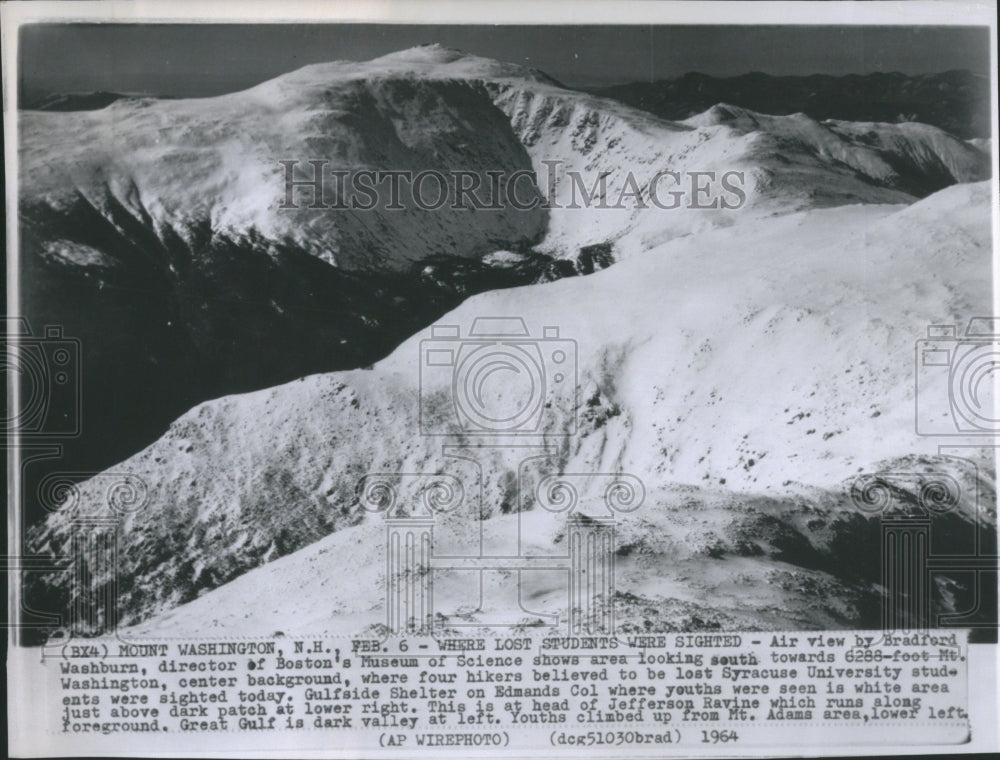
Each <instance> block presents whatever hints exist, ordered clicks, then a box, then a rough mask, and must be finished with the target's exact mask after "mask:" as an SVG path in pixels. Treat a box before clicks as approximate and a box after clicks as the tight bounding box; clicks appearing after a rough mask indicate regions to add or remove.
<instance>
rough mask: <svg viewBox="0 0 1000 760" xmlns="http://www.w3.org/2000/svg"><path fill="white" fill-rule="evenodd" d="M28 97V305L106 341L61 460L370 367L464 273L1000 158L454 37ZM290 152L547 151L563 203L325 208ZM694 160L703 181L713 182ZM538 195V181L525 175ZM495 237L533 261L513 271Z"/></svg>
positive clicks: (71, 464) (417, 158) (888, 196)
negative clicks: (180, 86)
mask: <svg viewBox="0 0 1000 760" xmlns="http://www.w3.org/2000/svg"><path fill="white" fill-rule="evenodd" d="M19 119H20V135H21V138H22V139H21V144H20V197H19V202H20V215H21V229H20V233H21V234H20V250H21V258H22V272H23V282H24V288H23V307H24V309H25V313H26V315H27V316H28V317H29V319H30V320H31V322H32V324H33V326H34V328H35V329H36V330H40V329H42V327H44V326H45V325H47V324H59V325H62V326H63V328H64V331H65V333H66V334H67V335H72V336H74V337H77V338H79V339H80V340H81V342H82V344H83V345H85V346H86V350H85V351H84V352H83V358H82V361H83V367H82V370H81V372H82V373H83V375H84V376H85V377H86V378H87V382H86V383H85V385H84V394H85V398H84V400H83V404H84V406H85V408H86V409H87V411H88V418H87V424H86V425H85V426H84V428H83V433H82V435H81V437H79V438H77V439H74V440H71V441H68V442H67V444H66V449H65V452H64V457H63V461H62V463H61V464H59V465H56V464H55V463H51V464H52V466H53V467H55V466H58V467H60V468H64V469H67V468H68V469H72V470H80V471H95V470H100V469H103V468H106V467H107V466H109V465H110V464H111V463H113V462H116V461H120V460H121V459H123V458H125V457H126V456H128V455H130V454H132V453H134V452H135V451H137V450H138V449H140V448H141V447H143V446H146V445H148V444H149V443H151V442H152V441H154V440H155V439H156V438H158V437H159V436H160V435H162V433H163V432H164V431H165V429H166V427H167V425H168V424H169V423H170V422H171V421H172V420H174V419H176V418H177V417H178V416H179V415H180V414H182V413H183V412H185V411H186V410H188V409H190V408H191V407H192V406H194V405H195V404H197V403H199V402H201V401H204V400H206V399H210V398H216V397H219V396H223V395H227V394H231V393H241V392H246V391H249V390H255V389H259V388H264V387H268V386H271V385H276V384H279V383H283V382H287V381H288V380H291V379H293V378H296V377H300V376H303V375H308V374H312V373H316V372H329V371H334V370H341V369H345V368H353V367H362V366H366V365H368V364H370V363H371V362H373V361H376V360H377V359H380V358H382V357H383V356H385V355H386V354H387V353H388V352H389V351H390V350H391V349H392V348H394V347H395V346H396V345H398V343H399V342H400V341H401V340H403V339H404V338H405V337H406V336H408V335H411V334H412V333H413V332H415V331H416V330H418V329H420V328H422V327H424V326H426V325H427V324H428V323H429V322H430V321H432V320H434V319H436V318H437V317H439V316H440V315H441V314H443V313H444V312H445V311H447V310H449V309H450V308H453V307H454V306H455V305H456V304H457V303H459V302H460V301H461V299H462V298H464V297H466V296H467V295H470V294H474V293H476V292H481V291H483V290H488V289H493V288H497V287H506V286H509V285H511V284H523V283H528V282H533V281H535V280H538V279H541V280H548V279H553V278H556V277H559V276H566V275H567V274H575V273H576V272H578V271H581V272H587V271H591V270H592V269H593V268H595V266H594V264H593V263H592V262H594V261H596V262H597V264H598V266H597V267H596V268H600V266H602V265H605V264H607V263H609V262H611V261H613V260H615V259H621V258H625V257H628V256H633V255H636V254H639V253H641V252H643V251H645V250H647V249H649V248H652V247H655V246H658V245H661V244H662V243H664V242H665V241H667V240H670V239H673V238H677V237H681V236H684V235H687V234H691V233H697V232H700V231H703V230H709V229H714V228H724V227H729V226H734V225H741V224H743V223H751V222H755V221H756V220H760V219H764V218H767V217H769V216H778V215H783V214H788V213H792V212H795V211H800V210H806V209H814V208H820V207H834V206H840V205H845V204H856V203H866V204H868V203H883V204H884V203H910V202H912V201H913V200H914V199H915V198H916V197H917V196H922V195H925V194H927V193H928V192H931V191H933V190H936V189H939V188H941V187H944V186H946V185H949V184H952V183H954V182H966V181H972V180H977V179H980V178H982V177H984V176H986V171H987V161H988V159H987V158H986V156H985V154H981V153H980V152H979V151H978V150H977V149H976V148H975V147H973V146H970V145H969V144H967V143H964V142H961V141H958V140H956V139H954V138H952V137H950V136H949V135H946V134H944V133H942V132H940V131H938V130H934V129H931V128H924V127H922V126H920V125H913V124H907V125H886V124H865V125H864V126H863V128H861V127H859V128H857V129H855V128H854V127H851V126H850V125H846V124H843V123H838V124H833V125H828V124H822V125H821V124H817V123H816V122H813V121H810V120H809V119H805V118H802V117H799V116H781V117H770V116H765V115H763V114H755V113H753V112H751V111H747V110H745V109H734V108H732V107H728V106H726V107H724V106H718V107H716V108H713V109H710V110H709V111H708V112H707V113H705V114H702V115H701V116H699V117H696V118H694V119H690V120H688V122H685V123H679V122H669V121H663V120H661V119H658V118H656V117H654V116H652V115H650V114H649V113H647V112H644V111H640V110H636V109H633V108H630V107H628V106H625V105H622V104H620V103H618V102H616V101H612V100H608V99H604V98H599V97H596V96H593V95H590V94H586V93H580V92H575V91H572V90H568V89H565V88H563V87H561V86H559V84H558V83H556V82H554V81H553V80H551V79H550V78H548V77H546V76H545V75H544V74H541V73H539V72H536V71H532V70H529V69H525V68H523V67H520V66H516V65H513V64H506V63H500V62H497V61H491V60H487V59H483V58H477V57H475V56H470V55H467V54H464V53H461V52H460V51H455V50H448V49H445V48H441V47H438V46H433V45H431V46H425V47H420V48H414V49H412V50H406V51H401V52H399V53H394V54H391V55H388V56H384V57H382V58H379V59H376V60H374V61H367V62H360V63H359V62H348V61H339V62H332V63H326V64H317V65H313V66H307V67H304V68H302V69H299V70H297V71H293V72H291V73H288V74H285V75H283V76H280V77H277V78H276V79H274V80H271V81H268V82H264V83H262V84H260V85H258V86H256V87H253V88H251V89H249V90H246V91H243V92H237V93H232V94H228V95H224V96H221V97H215V98H204V99H180V100H157V99H154V98H141V97H139V98H137V97H127V98H121V99H118V100H116V101H115V102H113V103H111V104H110V105H108V106H107V107H106V108H103V109H101V110H94V111H72V112H55V111H22V112H21V113H20V115H19ZM977 157H978V158H977ZM282 160H288V161H298V162H299V164H298V170H299V174H298V177H299V178H302V177H303V176H304V175H305V174H306V172H307V170H309V169H310V167H309V165H308V164H307V163H306V162H308V161H309V160H317V161H327V162H328V164H327V165H326V168H327V169H328V170H330V171H332V170H335V169H336V170H341V171H351V170H354V171H357V170H406V169H409V170H414V171H419V170H423V169H433V170H437V171H447V170H461V171H471V172H477V173H478V174H479V175H484V174H485V173H486V172H498V173H499V174H500V175H501V176H502V177H506V178H510V177H513V176H516V175H517V173H518V172H525V171H535V172H536V173H537V174H538V181H539V183H540V185H541V186H540V187H539V188H538V190H539V192H540V194H541V195H545V196H549V195H551V200H552V203H551V204H550V206H551V207H550V208H535V209H532V210H519V209H515V208H512V207H510V206H508V207H506V208H504V209H501V210H491V211H480V212H477V211H471V210H468V209H451V208H450V206H449V205H446V206H445V207H444V208H441V209H439V210H437V211H421V210H419V209H417V208H415V207H414V205H413V204H412V203H411V202H409V201H408V200H407V199H406V197H405V196H404V198H403V206H404V208H403V210H388V209H386V208H385V204H386V203H387V202H388V199H387V198H385V195H383V203H382V205H381V206H379V207H377V208H375V209H373V210H370V211H361V210H353V209H312V208H309V207H308V206H309V205H310V201H311V196H310V194H309V192H308V191H306V190H302V189H300V190H298V191H297V195H296V196H295V197H296V198H297V199H298V200H299V201H300V203H301V204H302V205H303V206H304V207H303V208H299V209H282V208H280V206H281V204H282V202H283V201H284V200H285V184H284V171H285V169H284V168H283V166H282V165H280V164H279V162H280V161H282ZM550 172H551V180H552V184H551V186H550V184H549V179H550ZM573 172H575V173H576V175H575V176H578V177H579V184H580V186H579V187H578V186H577V184H575V181H574V180H573V179H572V177H573V176H574V175H573V174H571V173H573ZM663 172H676V173H677V174H676V175H675V176H677V177H681V178H682V179H681V180H680V188H681V189H680V190H679V191H677V190H676V188H677V187H678V185H677V184H675V181H674V180H673V179H672V178H671V177H669V176H668V177H667V178H666V179H665V180H663V181H661V182H660V183H659V184H658V185H657V187H658V188H659V190H658V192H659V198H660V201H661V203H665V204H667V205H671V204H673V203H677V205H678V207H677V208H666V209H665V208H660V207H658V206H657V205H656V204H655V203H653V202H652V200H653V199H652V198H651V197H650V195H651V193H650V189H649V185H650V183H652V182H653V181H654V178H655V177H657V176H662V173H663ZM692 172H701V173H702V174H701V175H699V176H700V177H701V178H702V179H701V181H702V182H704V183H705V184H706V185H708V186H709V188H710V189H709V192H708V194H707V196H706V197H701V198H700V199H696V198H695V197H694V196H695V193H694V190H693V188H692V181H691V177H692V176H694V175H692V174H691V173H692ZM605 174H606V176H604V175H605ZM602 176H604V179H603V181H604V184H605V191H604V195H603V196H602V197H601V198H600V199H594V201H593V203H595V204H600V205H601V206H603V207H596V208H593V207H592V208H577V209H572V208H565V207H566V206H569V205H571V204H572V200H573V198H574V197H575V196H578V201H582V195H583V193H584V191H585V192H588V193H589V192H591V190H592V189H593V188H594V186H595V183H597V182H598V178H600V177H602ZM726 176H728V177H729V180H730V182H731V183H734V184H735V186H736V187H738V188H739V189H740V192H741V193H743V196H744V197H745V202H735V201H734V197H735V196H733V195H732V194H731V193H729V194H727V195H726V196H725V199H726V200H728V201H729V202H730V203H731V204H734V205H735V206H736V207H733V208H716V209H706V208H692V207H691V206H692V205H694V204H695V203H696V201H698V200H700V203H701V204H705V203H706V202H709V203H718V202H719V201H720V198H719V197H718V196H719V195H720V185H721V183H722V182H723V177H726ZM709 177H714V179H709ZM736 177H738V178H739V181H737V180H736ZM630 178H632V180H634V182H635V185H634V186H631V185H629V180H630ZM427 184H428V185H430V186H431V187H432V188H433V186H434V182H433V181H431V182H428V183H427ZM488 186H489V181H488V179H484V190H485V188H486V187H488ZM383 189H386V188H383ZM623 190H634V191H635V195H634V196H627V197H624V198H623V196H622V193H623ZM331 191H332V188H331ZM429 192H433V190H431V191H429ZM674 192H680V195H681V199H680V200H679V201H677V200H676V199H674V198H673V195H672V194H673V193H674ZM518 193H519V196H518V197H519V198H520V199H524V200H526V199H529V198H534V197H535V196H537V195H538V193H533V191H532V190H531V188H530V184H529V183H525V182H521V183H520V184H519V185H518ZM328 200H329V202H332V198H331V199H328ZM619 200H623V203H621V204H619V203H618V201H619ZM619 205H620V206H621V207H616V206H619ZM498 251H507V252H511V253H513V254H515V255H517V256H522V257H527V258H526V259H525V261H526V262H527V263H526V264H525V265H524V266H520V267H519V268H520V271H518V272H513V273H512V272H511V271H494V270H495V269H496V267H494V265H493V262H495V261H496V260H497V259H496V256H494V254H495V253H496V252H498ZM503 255H506V254H502V255H501V256H503ZM532 257H534V258H532ZM551 259H557V261H554V262H552V261H551ZM580 259H587V261H585V262H581V266H574V265H573V264H572V263H571V261H573V260H580ZM563 260H566V261H565V262H564V261H563ZM550 264H551V266H550ZM500 268H501V269H502V268H503V267H500ZM469 272H471V273H472V274H469ZM44 467H45V465H39V466H38V468H36V472H39V471H40V470H43V469H44ZM39 477H41V474H39ZM31 509H33V507H30V506H29V510H31ZM29 519H30V520H33V519H34V515H32V514H29Z"/></svg>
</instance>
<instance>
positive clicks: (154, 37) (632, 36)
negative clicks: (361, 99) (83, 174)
mask: <svg viewBox="0 0 1000 760" xmlns="http://www.w3.org/2000/svg"><path fill="white" fill-rule="evenodd" d="M427 42H438V43H440V44H442V45H445V46H447V47H456V48H460V49H462V50H465V51H468V52H470V53H474V54H476V55H481V56H486V57H489V58H497V59H499V60H504V61H510V62H514V63H521V64H525V65H528V66H531V67H534V68H538V69H541V70H542V71H544V72H545V73H547V74H549V75H550V76H553V77H555V78H556V79H558V80H559V81H561V82H563V83H564V84H567V85H569V86H572V87H597V86H604V85H609V84H618V83H623V82H631V81H652V80H655V79H666V78H670V77H674V76H680V75H681V74H685V73H688V72H692V71H698V72H701V73H704V74H711V75H714V76H735V75H738V74H744V73H747V72H750V71H762V72H764V73H768V74H776V75H783V74H816V73H821V74H848V73H857V74H865V73H869V72H873V71H901V72H903V73H906V74H921V73H933V72H939V71H946V70H949V69H971V70H972V71H974V72H977V73H980V74H984V75H988V74H989V32H988V30H987V29H986V28H985V27H982V28H970V27H887V26H883V27H870V26H869V27H862V26H854V27H788V26H785V27H775V26H429V25H384V24H309V25H273V24H259V25H258V24H243V25H237V24H221V25H220V24H162V25H151V24H143V25H135V24H132V25H129V24H73V25H67V24H37V25H32V26H26V27H23V28H22V30H21V41H20V62H21V68H20V85H21V89H22V92H25V91H27V92H82V91H92V90H110V91H116V92H126V93H148V94H154V95H170V96H181V97H201V96H208V95H216V94H220V93H223V92H233V91H236V90H241V89H245V88H247V87H251V86H253V85H255V84H258V83H259V82H262V81H264V80H266V79H270V78H271V77H274V76H277V75H278V74H282V73H284V72H286V71H291V70H293V69H296V68H298V67H300V66H304V65H306V64H309V63H318V62H323V61H332V60H344V59H347V60H368V59H370V58H375V57H378V56H380V55H384V54H386V53H390V52H393V51H395V50H401V49H404V48H408V47H413V46H414V45H419V44H422V43H427Z"/></svg>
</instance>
